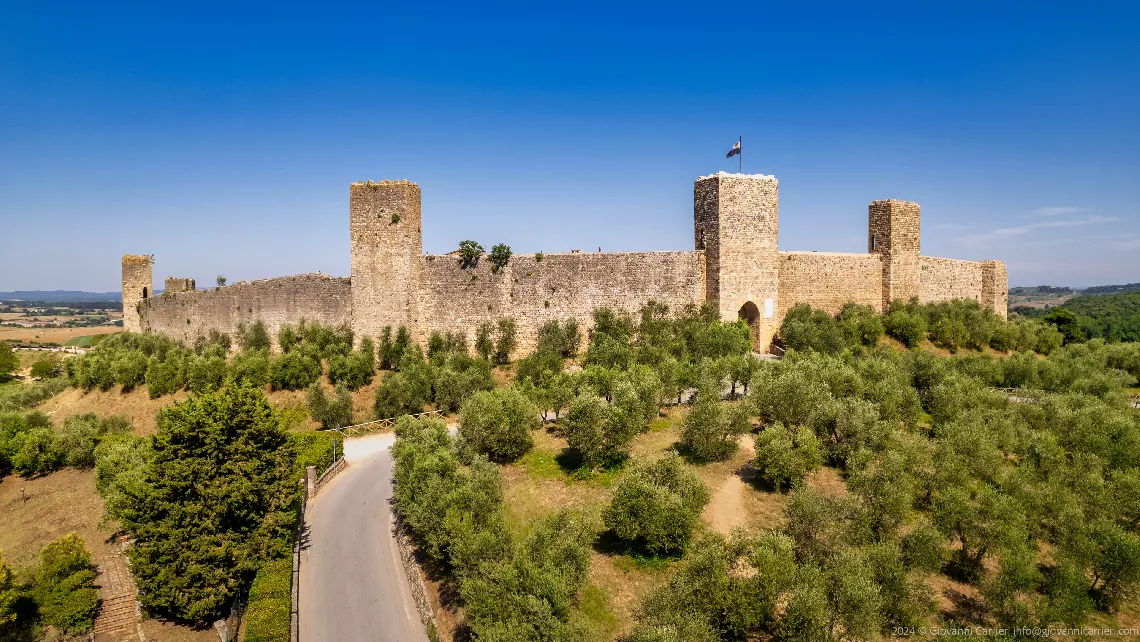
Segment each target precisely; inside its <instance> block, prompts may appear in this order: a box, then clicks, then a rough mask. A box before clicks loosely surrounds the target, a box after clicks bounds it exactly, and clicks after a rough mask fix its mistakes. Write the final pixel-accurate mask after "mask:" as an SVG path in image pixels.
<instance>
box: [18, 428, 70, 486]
mask: <svg viewBox="0 0 1140 642" xmlns="http://www.w3.org/2000/svg"><path fill="white" fill-rule="evenodd" d="M18 444H19V446H18V450H16V451H15V452H14V453H13V455H12V469H13V470H15V471H16V472H17V473H19V474H20V475H22V476H24V477H30V476H32V475H37V474H44V473H50V472H51V471H53V470H55V469H56V468H59V465H60V463H61V459H60V455H59V451H58V450H57V449H56V446H55V433H54V432H53V431H52V429H51V428H50V427H40V428H32V429H30V430H28V431H27V432H25V433H24V434H23V435H22V436H21V437H20V439H19V441H18Z"/></svg>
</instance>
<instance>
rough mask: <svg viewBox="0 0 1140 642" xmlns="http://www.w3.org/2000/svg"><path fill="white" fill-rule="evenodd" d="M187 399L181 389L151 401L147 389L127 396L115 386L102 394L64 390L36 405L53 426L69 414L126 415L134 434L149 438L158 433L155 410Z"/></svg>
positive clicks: (187, 395)
mask: <svg viewBox="0 0 1140 642" xmlns="http://www.w3.org/2000/svg"><path fill="white" fill-rule="evenodd" d="M189 396H190V393H188V392H186V391H185V390H181V391H179V392H176V393H175V394H172V395H163V396H161V397H159V398H158V399H151V398H150V397H148V396H147V391H146V386H142V387H141V388H136V389H134V390H132V391H130V392H126V393H124V392H123V391H122V386H118V385H116V386H115V387H114V388H111V389H110V390H107V391H105V392H104V391H102V390H92V391H90V392H85V391H83V390H82V389H80V388H67V389H66V390H64V391H63V392H61V393H59V394H58V395H56V396H54V397H52V398H51V399H48V400H47V401H45V402H43V403H42V404H40V405H39V406H37V407H36V410H40V411H42V412H44V413H47V415H48V416H50V417H51V418H52V421H53V422H55V424H56V425H60V424H62V423H63V420H64V419H66V418H68V417H70V416H72V415H79V414H83V413H86V412H93V413H95V414H96V415H97V416H99V417H110V416H113V415H125V416H126V417H127V418H128V419H130V420H131V423H132V424H133V425H134V428H135V434H136V435H152V434H154V433H155V432H156V431H157V430H158V411H159V410H161V409H163V408H166V407H168V406H173V405H174V404H175V403H177V402H179V401H184V400H185V399H187V398H188V397H189Z"/></svg>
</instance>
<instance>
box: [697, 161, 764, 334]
mask: <svg viewBox="0 0 1140 642" xmlns="http://www.w3.org/2000/svg"><path fill="white" fill-rule="evenodd" d="M779 191H780V186H779V182H778V181H777V180H776V178H775V177H774V176H765V175H762V174H727V173H725V172H718V173H716V174H713V175H711V176H702V177H700V178H699V179H697V181H696V183H695V184H694V185H693V219H694V226H693V227H694V232H695V243H696V248H697V249H698V250H702V249H703V250H704V251H705V261H706V263H705V265H706V272H705V297H706V300H707V302H708V303H710V304H712V305H713V306H715V307H716V309H717V310H718V311H719V312H720V318H721V320H723V321H735V320H736V319H745V320H746V321H748V323H749V325H751V326H752V339H753V343H754V345H755V347H756V349H758V350H761V351H763V350H767V349H768V346H769V345H770V344H771V343H772V337H773V336H774V335H775V334H776V331H777V330H778V329H779V326H778V325H777V318H776V313H777V310H778V309H779V305H778V302H777V297H778V295H779V290H780V266H779V263H778V262H777V256H776V249H777V244H778V240H779V234H778V227H779V201H780V198H779Z"/></svg>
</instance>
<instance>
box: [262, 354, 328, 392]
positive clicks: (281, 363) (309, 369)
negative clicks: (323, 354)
mask: <svg viewBox="0 0 1140 642" xmlns="http://www.w3.org/2000/svg"><path fill="white" fill-rule="evenodd" d="M268 375H269V385H270V387H272V388H273V389H274V390H304V389H305V388H308V387H309V386H311V385H313V383H315V382H316V381H317V380H318V379H320V378H321V363H320V361H318V360H317V359H315V358H314V357H312V356H310V355H308V354H304V353H303V352H302V351H301V350H297V349H295V348H294V349H291V350H290V351H289V352H286V353H284V354H279V355H275V356H274V357H272V358H271V359H270V360H269V372H268Z"/></svg>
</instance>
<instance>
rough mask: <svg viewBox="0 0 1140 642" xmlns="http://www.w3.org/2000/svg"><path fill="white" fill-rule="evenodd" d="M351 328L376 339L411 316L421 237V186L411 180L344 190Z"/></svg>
mask: <svg viewBox="0 0 1140 642" xmlns="http://www.w3.org/2000/svg"><path fill="white" fill-rule="evenodd" d="M348 199H349V225H348V231H349V248H350V259H351V269H352V329H353V331H354V332H355V333H356V336H357V337H358V338H359V337H364V336H369V337H377V336H379V335H380V331H381V329H383V328H384V326H392V327H393V329H395V327H396V326H400V325H406V326H409V329H412V330H413V331H414V328H411V326H412V324H413V321H414V319H415V315H414V311H415V310H414V305H415V301H414V297H413V294H412V293H413V291H414V288H415V284H416V279H417V278H418V276H419V265H420V255H421V253H422V252H423V235H422V228H421V225H420V187H419V185H416V184H415V183H412V182H410V181H381V182H379V183H373V182H372V181H368V182H366V183H353V184H352V185H351V186H350V187H349V188H348Z"/></svg>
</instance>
